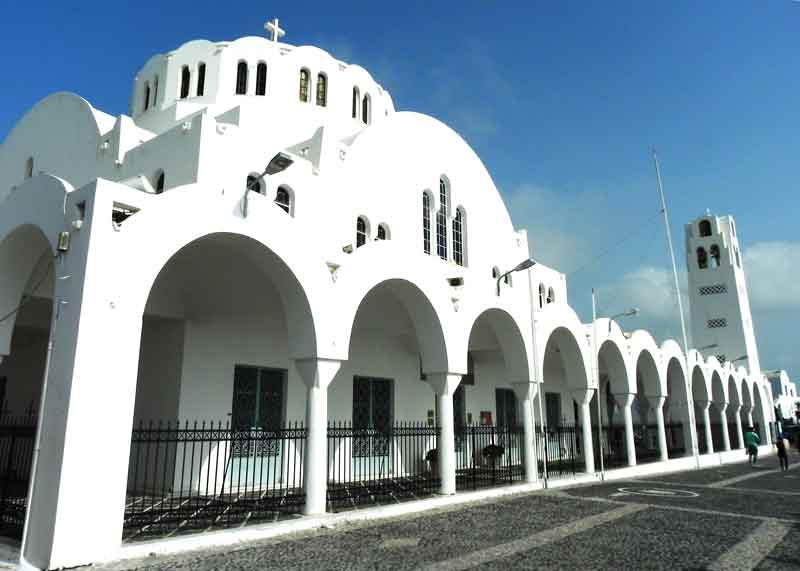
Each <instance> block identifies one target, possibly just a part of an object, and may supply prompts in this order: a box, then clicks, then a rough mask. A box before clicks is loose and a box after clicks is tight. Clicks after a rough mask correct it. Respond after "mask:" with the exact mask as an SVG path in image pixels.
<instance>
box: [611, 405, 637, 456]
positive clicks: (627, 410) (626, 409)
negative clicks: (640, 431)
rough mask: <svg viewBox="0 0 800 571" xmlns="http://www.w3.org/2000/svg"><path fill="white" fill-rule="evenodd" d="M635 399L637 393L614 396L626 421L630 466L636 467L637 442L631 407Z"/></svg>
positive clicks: (626, 443)
mask: <svg viewBox="0 0 800 571" xmlns="http://www.w3.org/2000/svg"><path fill="white" fill-rule="evenodd" d="M635 398H636V393H617V394H614V401H615V402H616V403H617V406H618V407H619V408H620V409H622V416H623V418H624V419H625V449H626V451H627V458H628V466H636V441H635V439H634V437H633V414H632V413H631V406H632V405H633V401H634V399H635Z"/></svg>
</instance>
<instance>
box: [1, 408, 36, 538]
mask: <svg viewBox="0 0 800 571" xmlns="http://www.w3.org/2000/svg"><path fill="white" fill-rule="evenodd" d="M36 423H37V417H36V416H34V415H26V416H9V415H5V416H2V417H0V535H3V536H7V537H13V538H15V539H20V538H22V528H23V526H24V525H25V510H26V507H27V506H26V504H27V497H28V483H29V482H30V476H31V464H32V463H33V448H34V443H35V440H36Z"/></svg>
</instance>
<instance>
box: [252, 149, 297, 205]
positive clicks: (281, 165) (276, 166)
mask: <svg viewBox="0 0 800 571" xmlns="http://www.w3.org/2000/svg"><path fill="white" fill-rule="evenodd" d="M292 163H294V159H293V158H292V157H290V156H289V155H287V154H286V153H281V152H278V153H275V156H273V157H272V158H271V159H270V161H269V163H267V167H266V168H265V169H264V172H262V173H261V174H260V175H258V176H257V177H255V178H253V180H251V181H250V182H248V183H247V186H246V187H245V190H244V196H243V197H242V216H244V217H247V195H248V194H249V193H250V191H251V190H252V189H253V187H254V186H255V185H256V184H257V183H258V179H259V178H261V177H263V176H269V175H273V174H277V173H279V172H283V171H285V170H286V169H288V168H289V167H290V166H292Z"/></svg>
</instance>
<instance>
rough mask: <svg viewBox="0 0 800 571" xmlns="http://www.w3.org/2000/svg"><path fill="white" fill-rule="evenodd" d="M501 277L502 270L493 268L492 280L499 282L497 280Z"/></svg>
mask: <svg viewBox="0 0 800 571" xmlns="http://www.w3.org/2000/svg"><path fill="white" fill-rule="evenodd" d="M499 277H500V268H498V267H497V266H495V267H493V268H492V279H493V280H497V278H499Z"/></svg>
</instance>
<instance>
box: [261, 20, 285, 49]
mask: <svg viewBox="0 0 800 571" xmlns="http://www.w3.org/2000/svg"><path fill="white" fill-rule="evenodd" d="M264 29H265V30H267V31H268V32H269V33H270V34H272V38H271V40H272V41H273V42H276V43H277V42H278V40H279V39H280V38H281V37H283V36H284V35H286V30H281V27H280V26H279V25H278V19H277V18H275V19H274V20H272V21H271V22H267V23H266V24H264Z"/></svg>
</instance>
